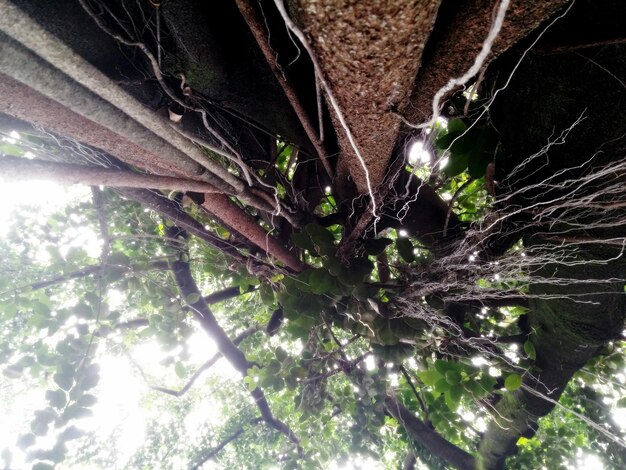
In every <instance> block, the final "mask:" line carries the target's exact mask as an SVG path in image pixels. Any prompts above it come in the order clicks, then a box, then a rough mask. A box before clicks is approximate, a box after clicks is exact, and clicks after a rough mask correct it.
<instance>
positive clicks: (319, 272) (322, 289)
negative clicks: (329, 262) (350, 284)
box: [309, 268, 336, 294]
mask: <svg viewBox="0 0 626 470" xmlns="http://www.w3.org/2000/svg"><path fill="white" fill-rule="evenodd" d="M335 282H336V280H335V279H334V278H333V276H331V275H330V273H329V272H328V271H326V270H325V269H321V268H320V269H315V270H313V271H311V274H310V275H309V286H310V287H311V291H312V292H313V293H315V294H326V293H328V291H329V290H330V289H331V286H332V285H333V284H334V283H335Z"/></svg>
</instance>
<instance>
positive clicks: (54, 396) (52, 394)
mask: <svg viewBox="0 0 626 470" xmlns="http://www.w3.org/2000/svg"><path fill="white" fill-rule="evenodd" d="M46 400H48V403H50V406H52V407H54V408H58V409H62V408H63V407H64V406H65V404H66V403H67V395H66V394H65V392H64V391H63V390H61V389H57V390H48V391H46Z"/></svg>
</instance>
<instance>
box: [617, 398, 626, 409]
mask: <svg viewBox="0 0 626 470" xmlns="http://www.w3.org/2000/svg"><path fill="white" fill-rule="evenodd" d="M615 405H616V406H617V407H618V408H626V397H622V398H620V399H619V400H617V402H616V403H615Z"/></svg>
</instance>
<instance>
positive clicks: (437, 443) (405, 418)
mask: <svg viewBox="0 0 626 470" xmlns="http://www.w3.org/2000/svg"><path fill="white" fill-rule="evenodd" d="M385 408H386V409H387V411H388V412H389V414H391V416H393V417H394V418H395V419H396V421H398V423H400V424H401V425H402V426H403V427H404V429H405V430H406V433H407V434H408V435H409V436H410V437H411V438H412V439H415V440H416V441H418V442H419V443H420V444H422V445H423V446H424V447H425V448H426V449H428V451H430V452H432V454H433V455H435V456H437V457H438V458H440V459H442V460H445V461H446V462H448V463H450V464H451V465H453V466H454V467H456V468H458V469H459V470H474V468H475V461H474V457H473V456H472V455H470V454H468V453H467V452H465V451H464V450H463V449H460V448H459V447H457V446H455V445H454V444H452V443H450V442H448V441H447V440H445V439H444V438H443V437H441V435H439V434H438V433H437V432H436V431H434V430H433V429H431V428H429V427H428V426H427V425H426V424H424V423H423V422H422V421H421V420H420V419H418V418H417V417H416V416H415V415H414V414H413V413H411V412H410V411H409V410H408V409H407V408H405V407H404V405H402V404H401V403H400V402H398V400H397V399H396V398H395V397H394V396H392V395H387V398H386V399H385Z"/></svg>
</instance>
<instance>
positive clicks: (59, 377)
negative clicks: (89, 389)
mask: <svg viewBox="0 0 626 470" xmlns="http://www.w3.org/2000/svg"><path fill="white" fill-rule="evenodd" d="M52 379H53V380H54V383H56V384H57V385H58V386H59V388H62V389H63V390H65V391H66V392H67V391H69V390H70V389H71V388H72V385H74V378H73V376H71V375H64V374H63V373H61V372H57V373H56V374H54V376H53V377H52Z"/></svg>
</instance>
